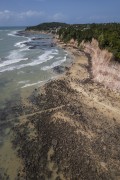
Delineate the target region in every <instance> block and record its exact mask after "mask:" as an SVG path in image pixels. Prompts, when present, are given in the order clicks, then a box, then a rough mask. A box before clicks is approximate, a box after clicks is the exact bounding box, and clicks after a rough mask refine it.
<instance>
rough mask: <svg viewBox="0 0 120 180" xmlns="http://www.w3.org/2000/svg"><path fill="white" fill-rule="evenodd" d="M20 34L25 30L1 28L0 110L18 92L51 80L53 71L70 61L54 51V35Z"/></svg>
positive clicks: (64, 53)
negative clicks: (52, 44)
mask: <svg viewBox="0 0 120 180" xmlns="http://www.w3.org/2000/svg"><path fill="white" fill-rule="evenodd" d="M20 30H24V28H0V106H2V105H3V103H4V102H5V101H6V100H7V99H10V97H11V96H12V94H14V92H15V91H19V90H20V89H21V88H26V87H29V86H39V85H40V84H41V82H43V81H46V80H48V79H50V78H52V77H53V76H54V74H53V73H52V71H51V70H52V68H54V67H55V66H58V65H60V64H61V63H64V62H65V61H66V60H68V59H69V56H68V54H67V52H66V51H64V50H63V49H60V48H58V47H53V46H52V47H51V43H52V36H51V35H43V34H34V33H33V34H24V33H21V34H20V33H19V31H20Z"/></svg>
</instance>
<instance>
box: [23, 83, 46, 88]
mask: <svg viewBox="0 0 120 180" xmlns="http://www.w3.org/2000/svg"><path fill="white" fill-rule="evenodd" d="M42 82H43V81H38V82H36V83H32V84H26V85H25V86H22V87H21V88H26V87H29V86H35V85H37V84H40V83H42Z"/></svg>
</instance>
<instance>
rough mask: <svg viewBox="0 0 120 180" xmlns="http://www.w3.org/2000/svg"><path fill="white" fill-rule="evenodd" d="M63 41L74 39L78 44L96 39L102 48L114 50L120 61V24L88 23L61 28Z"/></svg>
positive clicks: (116, 57)
mask: <svg viewBox="0 0 120 180" xmlns="http://www.w3.org/2000/svg"><path fill="white" fill-rule="evenodd" d="M58 34H59V37H60V39H61V40H62V41H64V42H65V43H66V42H69V41H70V40H71V39H74V40H75V41H77V42H78V45H79V44H80V43H81V42H82V41H83V40H84V41H85V42H88V41H90V42H91V41H92V39H93V38H94V39H96V40H97V41H98V42H99V47H100V48H101V49H107V50H108V51H110V52H112V53H113V55H114V58H115V60H117V61H118V62H120V24H119V23H108V24H86V25H70V26H69V27H67V28H61V29H60V30H59V32H58Z"/></svg>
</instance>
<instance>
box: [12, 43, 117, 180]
mask: <svg viewBox="0 0 120 180" xmlns="http://www.w3.org/2000/svg"><path fill="white" fill-rule="evenodd" d="M58 45H59V46H60V47H62V48H65V49H66V50H67V51H69V53H70V54H71V55H72V57H73V62H72V64H71V66H70V67H68V68H67V70H66V71H65V73H64V74H61V75H60V76H59V77H58V78H56V79H54V80H52V81H49V82H47V83H46V84H45V85H43V86H41V87H40V88H37V89H35V90H34V91H33V92H32V93H31V95H29V96H28V95H27V96H28V97H26V98H25V96H26V95H25V94H24V92H22V93H23V94H24V95H23V96H22V97H24V98H22V109H23V112H22V113H21V115H20V116H19V123H18V124H17V125H16V126H15V127H14V141H13V145H14V148H16V149H17V152H18V156H19V158H20V159H21V160H22V163H23V167H22V168H20V169H19V171H18V174H17V177H18V179H38V180H42V179H45V180H46V179H49V180H79V179H82V180H100V179H104V180H110V179H114V180H118V179H120V174H119V172H120V157H119V153H120V151H119V150H120V138H119V137H120V93H118V92H113V91H112V90H110V89H107V88H105V87H104V86H103V85H102V84H98V83H96V82H93V80H92V73H91V62H90V58H89V57H88V56H86V55H85V53H84V52H80V51H78V50H77V49H75V48H73V47H69V46H66V45H65V44H63V43H60V42H59V44H58Z"/></svg>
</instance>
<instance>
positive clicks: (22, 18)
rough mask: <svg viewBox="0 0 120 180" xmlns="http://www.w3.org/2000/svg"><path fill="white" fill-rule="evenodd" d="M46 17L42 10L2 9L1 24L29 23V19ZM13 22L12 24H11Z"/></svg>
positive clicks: (0, 12)
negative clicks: (18, 10)
mask: <svg viewBox="0 0 120 180" xmlns="http://www.w3.org/2000/svg"><path fill="white" fill-rule="evenodd" d="M44 17H45V13H44V12H42V11H32V10H28V11H25V12H15V11H9V10H4V11H0V25H7V24H8V25H13V24H15V25H19V23H20V24H22V22H24V24H25V22H26V23H27V21H31V20H35V19H41V18H44ZM10 23H11V24H10Z"/></svg>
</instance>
